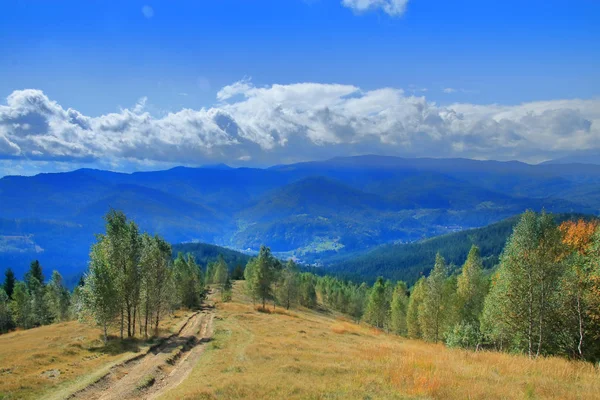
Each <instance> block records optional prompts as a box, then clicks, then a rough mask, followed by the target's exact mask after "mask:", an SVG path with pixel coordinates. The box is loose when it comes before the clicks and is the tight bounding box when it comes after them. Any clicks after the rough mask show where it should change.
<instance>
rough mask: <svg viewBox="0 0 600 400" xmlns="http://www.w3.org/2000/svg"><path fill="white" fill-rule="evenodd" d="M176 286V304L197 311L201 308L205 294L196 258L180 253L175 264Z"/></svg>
mask: <svg viewBox="0 0 600 400" xmlns="http://www.w3.org/2000/svg"><path fill="white" fill-rule="evenodd" d="M173 277H174V284H175V288H176V290H177V298H176V304H177V306H179V307H186V308H189V309H195V308H198V307H199V306H200V303H201V301H202V293H203V281H202V271H201V270H200V268H199V267H198V265H197V264H196V262H195V261H194V257H193V256H191V255H190V254H188V256H187V257H185V256H184V255H183V253H179V254H178V255H177V258H176V259H175V262H174V263H173Z"/></svg>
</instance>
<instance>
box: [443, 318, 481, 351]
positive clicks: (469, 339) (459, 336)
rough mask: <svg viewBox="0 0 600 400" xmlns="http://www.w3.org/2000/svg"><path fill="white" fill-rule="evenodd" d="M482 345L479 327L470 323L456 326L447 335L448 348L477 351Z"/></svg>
mask: <svg viewBox="0 0 600 400" xmlns="http://www.w3.org/2000/svg"><path fill="white" fill-rule="evenodd" d="M480 343H481V333H480V332H479V329H478V327H476V326H474V325H472V324H469V323H462V322H461V323H459V324H456V325H454V327H453V328H452V330H451V331H450V332H448V333H447V334H446V346H448V347H453V348H456V347H458V348H462V349H471V350H475V349H477V346H478V345H479V344H480Z"/></svg>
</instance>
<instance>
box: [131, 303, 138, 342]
mask: <svg viewBox="0 0 600 400" xmlns="http://www.w3.org/2000/svg"><path fill="white" fill-rule="evenodd" d="M136 313H137V307H136V306H133V327H132V329H131V332H132V334H133V336H134V337H135V316H136Z"/></svg>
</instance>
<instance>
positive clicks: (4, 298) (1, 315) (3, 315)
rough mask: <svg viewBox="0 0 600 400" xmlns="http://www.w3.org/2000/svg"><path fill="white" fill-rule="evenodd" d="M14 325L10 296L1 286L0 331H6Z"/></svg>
mask: <svg viewBox="0 0 600 400" xmlns="http://www.w3.org/2000/svg"><path fill="white" fill-rule="evenodd" d="M13 327H14V323H13V319H12V315H11V311H10V298H9V297H8V294H6V292H5V291H4V288H1V287H0V333H5V332H8V331H9V330H11V329H12V328H13Z"/></svg>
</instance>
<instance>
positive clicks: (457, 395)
mask: <svg viewBox="0 0 600 400" xmlns="http://www.w3.org/2000/svg"><path fill="white" fill-rule="evenodd" d="M240 286H241V285H240V284H238V285H236V287H235V290H234V296H233V301H232V302H231V303H224V304H218V305H217V316H218V319H217V320H216V321H215V323H216V325H215V338H214V341H213V342H211V343H210V346H209V349H208V351H207V352H205V354H204V355H203V358H202V359H201V360H200V362H199V363H198V365H196V367H195V369H194V370H193V371H192V373H191V374H190V376H189V377H188V378H187V379H186V380H185V381H184V382H183V383H182V384H181V385H180V386H179V387H177V388H176V389H174V390H173V391H171V392H169V393H167V394H166V395H165V396H164V398H165V399H240V398H244V399H266V398H275V399H299V398H302V399H304V398H309V399H347V398H360V399H366V398H371V399H412V398H415V399H427V398H439V399H523V398H548V399H597V398H599V396H600V374H599V372H598V370H597V369H595V368H594V367H593V366H592V365H590V364H585V363H580V362H570V361H567V360H563V359H558V358H547V359H539V360H529V359H528V358H526V357H522V356H514V355H508V354H501V353H493V352H479V353H473V352H468V351H461V350H452V349H447V348H445V347H444V346H443V345H433V344H428V343H423V342H421V341H415V340H406V339H402V338H399V337H396V336H392V335H387V334H385V333H382V332H380V331H376V330H373V329H371V328H368V327H364V326H359V325H356V324H353V323H352V322H349V321H347V320H344V319H343V318H340V316H339V315H327V314H320V313H317V312H313V311H310V310H292V311H284V310H281V309H279V310H276V312H271V313H262V312H257V311H255V310H254V309H253V307H252V305H251V304H250V303H249V302H248V301H247V299H245V298H244V296H243V295H242V294H241V291H240Z"/></svg>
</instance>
